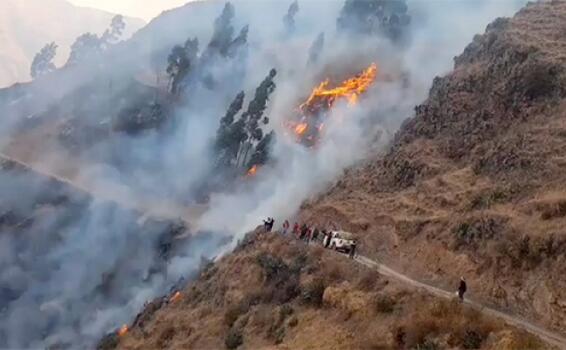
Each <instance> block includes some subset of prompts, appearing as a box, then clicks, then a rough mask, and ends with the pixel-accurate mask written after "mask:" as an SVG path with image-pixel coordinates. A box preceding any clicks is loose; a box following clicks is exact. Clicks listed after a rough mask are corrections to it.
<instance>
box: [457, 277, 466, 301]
mask: <svg viewBox="0 0 566 350" xmlns="http://www.w3.org/2000/svg"><path fill="white" fill-rule="evenodd" d="M467 289H468V286H467V285H466V280H465V279H464V277H460V285H459V286H458V299H460V302H464V293H466V290H467Z"/></svg>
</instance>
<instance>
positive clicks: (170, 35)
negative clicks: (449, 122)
mask: <svg viewBox="0 0 566 350" xmlns="http://www.w3.org/2000/svg"><path fill="white" fill-rule="evenodd" d="M353 3H356V1H350V0H348V1H346V5H345V2H344V1H343V0H336V1H325V2H320V1H300V2H298V8H294V7H293V5H292V4H291V2H283V1H261V2H260V1H232V2H231V4H230V5H227V4H226V3H225V2H222V1H208V2H197V3H190V4H187V5H185V6H184V7H182V8H179V9H175V10H171V11H169V12H167V13H164V14H163V15H162V16H160V17H158V18H157V19H155V20H154V21H152V22H151V23H150V24H148V25H147V26H146V27H145V28H143V29H142V30H140V31H139V32H138V33H137V34H135V35H134V37H133V38H132V39H130V40H128V41H125V42H121V43H117V44H115V45H113V46H112V47H109V48H107V49H105V50H104V51H100V52H99V51H96V52H94V51H87V54H86V55H85V56H84V57H85V58H84V59H83V60H82V61H79V62H78V63H76V64H72V65H66V66H65V67H62V68H60V69H58V70H55V71H53V72H51V73H49V74H46V75H44V76H41V77H39V78H38V79H36V80H35V81H34V82H32V83H29V84H22V85H18V86H15V87H13V88H10V89H4V90H0V110H1V111H2V115H3V118H4V120H3V123H2V126H1V127H0V135H1V138H0V147H2V150H1V152H2V157H3V158H4V159H5V161H4V162H3V165H2V169H1V173H0V176H1V177H2V181H1V182H0V183H1V185H0V191H1V193H2V195H1V197H0V198H1V199H0V210H1V212H0V241H1V242H0V262H1V263H0V347H2V348H4V347H8V348H40V347H73V348H77V347H85V346H86V347H89V346H92V345H93V344H94V343H95V342H96V341H97V340H98V339H99V338H100V337H101V336H102V335H103V334H105V333H106V332H109V331H111V330H113V329H116V328H117V327H119V326H120V325H121V324H123V323H125V322H127V321H128V320H130V319H131V318H132V317H133V316H134V315H135V314H136V312H138V311H139V310H140V309H141V308H142V306H143V305H144V303H145V302H147V301H148V300H151V299H152V298H154V297H155V296H157V295H161V294H164V293H167V292H168V291H169V290H170V288H174V287H175V285H176V284H178V283H183V280H182V278H184V279H188V278H190V277H191V274H193V273H194V272H195V271H197V270H198V268H199V266H200V265H201V264H202V259H201V257H205V258H209V259H211V258H214V257H216V256H218V255H219V254H222V253H225V252H227V251H229V250H230V249H231V248H232V247H233V246H234V243H235V242H237V240H238V239H240V238H241V237H242V236H243V234H244V233H245V232H247V231H249V230H250V229H253V228H254V227H255V226H257V225H258V224H259V223H260V222H261V219H263V218H265V217H267V216H272V217H274V218H275V220H276V225H277V223H281V221H282V220H284V219H286V218H289V217H291V216H292V215H293V214H294V213H295V212H296V211H297V210H298V209H299V207H300V205H301V203H302V202H303V201H304V200H306V199H308V198H309V197H311V196H314V195H316V194H317V193H318V192H320V191H322V190H324V189H325V188H326V187H327V186H329V185H330V184H331V183H332V182H333V180H335V179H336V178H337V177H338V176H339V175H340V174H342V173H343V172H344V171H345V169H347V168H348V167H350V166H352V165H354V164H356V163H358V162H361V161H363V160H364V158H366V157H367V156H368V155H372V154H376V153H379V152H382V151H383V150H384V149H385V148H386V147H387V145H388V142H389V140H390V139H391V137H392V136H393V135H394V133H395V132H396V130H397V129H398V127H399V126H400V124H401V123H402V122H403V120H404V119H405V118H407V117H410V116H411V115H412V114H413V108H414V106H415V105H417V104H418V103H420V102H421V101H422V100H423V99H424V98H425V97H426V94H427V93H428V89H429V87H430V85H431V83H432V80H433V78H434V77H435V76H436V75H439V74H443V73H445V72H446V71H448V70H449V69H451V67H452V57H453V56H454V55H456V54H457V53H459V52H460V51H462V49H463V48H464V46H465V45H466V44H467V43H468V42H469V41H470V40H471V39H472V37H473V36H474V34H476V33H479V32H481V31H483V29H484V28H485V26H486V25H487V24H488V23H489V22H490V21H492V20H493V19H495V18H496V17H499V16H508V15H511V14H512V13H513V12H514V11H515V10H517V9H518V8H519V7H520V5H522V3H523V2H522V1H511V0H509V1H498V2H491V1H487V0H486V1H476V0H474V1H472V0H470V1H458V2H445V1H436V2H428V1H427V2H424V1H408V2H407V3H406V4H405V2H403V1H385V2H383V3H384V4H385V6H384V7H383V8H382V9H380V10H377V9H374V10H375V11H376V12H375V13H379V14H380V15H375V18H372V17H371V16H370V15H368V13H367V12H365V13H364V12H363V11H362V12H360V11H358V10H357V9H356V8H355V5H352V4H353ZM368 3H369V2H368ZM374 3H381V2H380V1H374ZM348 4H350V5H348ZM348 6H350V7H348ZM393 17H395V18H396V20H392V18H393ZM372 21H375V22H372ZM321 33H324V34H323V35H321ZM194 39H196V40H194ZM175 45H180V46H177V47H175ZM372 63H375V64H376V65H377V74H376V77H375V81H373V82H372V84H371V85H370V86H369V87H368V88H367V89H365V90H364V91H363V93H360V94H358V95H356V103H348V101H347V99H344V98H337V99H336V100H335V101H334V100H333V104H332V105H331V107H330V108H328V109H326V110H324V113H322V114H323V115H322V116H317V118H324V119H323V120H324V123H323V124H324V128H322V127H320V130H323V131H320V133H318V132H317V140H316V143H315V144H314V146H312V147H305V144H304V143H303V142H298V136H299V135H297V134H296V130H295V129H293V128H289V126H288V125H289V124H288V123H289V122H292V121H296V120H297V118H299V117H300V116H301V113H302V112H301V109H300V108H299V106H300V105H301V104H302V103H303V102H305V101H306V100H307V98H308V97H309V96H310V95H311V92H312V91H313V89H314V88H315V87H317V86H319V84H320V83H321V82H323V81H324V80H325V79H329V81H330V84H331V85H332V86H333V87H334V86H337V85H339V84H340V83H341V82H343V81H346V80H348V79H349V78H355V77H357V76H359V74H360V73H361V72H363V71H364V70H365V69H367V68H368V67H369V66H370V65H371V64H372ZM271 70H275V71H274V72H273V73H271ZM240 91H242V92H243V93H244V95H245V96H244V99H243V101H240V102H239V105H240V108H235V109H234V110H235V112H237V113H234V115H232V119H231V120H230V118H227V116H228V114H230V111H231V110H232V109H231V106H234V102H236V105H237V104H238V103H237V102H238V98H237V96H238V94H239V92H240ZM324 101H325V102H326V100H324ZM250 102H251V103H250ZM243 116H245V117H243ZM254 118H255V119H254ZM264 118H267V119H265V120H264ZM239 120H243V123H245V124H244V125H245V127H244V129H245V130H246V132H247V134H246V137H247V138H241V139H240V138H238V137H240V136H242V135H239V134H238V135H239V136H237V137H236V136H234V135H235V134H234V133H232V131H234V130H236V129H235V127H236V126H235V124H236V123H237V122H238V121H239ZM253 120H256V123H255V124H253V123H251V122H250V121H253ZM252 124H253V125H252ZM223 126H224V128H223ZM257 130H261V131H257ZM236 131H238V130H236ZM271 131H273V134H270V132H271ZM258 132H259V133H260V134H259V135H258V134H257V133H258ZM268 135H273V136H270V137H269V138H268ZM234 138H236V142H234V141H233V139H234ZM262 142H263V143H262ZM234 144H235V145H236V146H233V145H234ZM260 145H263V146H260ZM234 147H236V149H234ZM256 155H257V156H256ZM254 156H256V157H254ZM18 162H21V163H25V164H19V163H18ZM254 167H255V170H257V172H255V173H254V174H253V175H251V174H250V173H249V171H250V169H251V168H254ZM47 175H48V176H47ZM180 279H181V282H179V281H180Z"/></svg>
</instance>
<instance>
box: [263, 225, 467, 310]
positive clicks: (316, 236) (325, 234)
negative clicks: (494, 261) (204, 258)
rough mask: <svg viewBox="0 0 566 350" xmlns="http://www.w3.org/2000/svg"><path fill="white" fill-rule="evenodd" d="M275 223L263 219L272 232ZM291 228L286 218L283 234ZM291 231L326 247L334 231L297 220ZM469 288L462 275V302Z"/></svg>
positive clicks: (352, 248) (353, 255)
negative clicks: (300, 222)
mask: <svg viewBox="0 0 566 350" xmlns="http://www.w3.org/2000/svg"><path fill="white" fill-rule="evenodd" d="M274 223H275V220H274V219H273V218H271V217H268V218H267V220H263V224H264V227H265V230H266V231H267V232H271V231H272V230H273V225H274ZM290 229H291V224H290V223H289V220H285V221H284V222H283V225H282V229H281V233H282V234H283V235H287V233H288V232H289V230H290ZM291 233H292V234H293V235H294V236H295V238H296V239H299V240H301V241H305V242H306V243H307V244H309V243H311V242H315V243H316V242H319V243H320V244H322V245H324V248H329V247H330V243H331V241H332V231H327V230H326V229H322V230H319V229H318V227H316V226H312V227H310V226H308V225H307V224H302V225H299V223H298V222H295V223H294V224H293V228H292V230H291ZM355 255H356V241H355V240H354V243H353V245H352V247H351V249H350V250H349V256H350V258H354V257H355ZM467 289H468V288H467V284H466V280H465V279H464V277H461V278H460V284H459V285H458V291H457V292H456V294H457V295H458V299H459V300H460V301H461V302H463V301H464V294H465V293H466V291H467Z"/></svg>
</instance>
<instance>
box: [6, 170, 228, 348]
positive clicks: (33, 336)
mask: <svg viewBox="0 0 566 350" xmlns="http://www.w3.org/2000/svg"><path fill="white" fill-rule="evenodd" d="M0 179H1V181H0V232H1V233H0V252H1V253H2V254H1V257H2V259H1V260H0V261H1V263H0V310H1V311H0V348H43V347H55V348H57V347H67V348H77V347H83V346H85V347H88V346H89V345H92V343H94V342H95V341H96V340H97V339H98V337H99V335H100V334H103V333H104V332H106V331H107V330H108V329H109V328H112V327H113V326H115V324H116V322H119V321H117V320H115V319H113V318H112V317H108V316H109V315H112V314H114V313H115V316H114V317H118V318H123V319H124V320H126V319H129V317H131V316H132V315H134V314H135V312H137V310H139V308H140V307H141V306H142V304H143V300H140V301H138V300H137V299H136V298H137V297H138V293H141V294H145V295H151V294H153V295H158V294H160V293H162V291H163V290H164V288H168V286H169V285H170V284H171V283H174V282H176V281H171V279H174V278H175V277H174V276H175V274H176V273H175V271H173V272H171V271H169V269H171V267H172V266H173V265H174V264H171V261H172V260H174V259H185V260H189V259H195V260H196V261H197V262H198V261H199V259H200V257H201V252H200V251H196V252H195V249H194V247H195V246H199V245H202V244H210V245H212V246H214V245H215V244H216V245H217V244H219V243H220V242H219V240H221V238H219V237H212V236H211V235H210V234H207V233H200V234H197V235H194V236H190V235H188V234H186V235H183V234H185V233H188V232H187V229H186V228H185V226H184V225H183V224H182V223H180V222H175V221H170V220H158V219H154V218H150V217H147V214H145V215H144V214H141V213H139V212H136V211H133V210H131V209H127V208H123V207H120V206H119V205H117V204H116V203H113V202H109V201H101V200H97V199H96V198H93V197H92V196H91V195H90V194H88V193H86V192H82V191H81V190H79V189H77V188H74V187H71V186H69V185H68V184H67V183H64V182H62V181H59V180H57V179H54V178H49V177H46V176H45V175H43V174H38V173H36V172H34V171H32V170H30V169H28V168H26V167H25V166H23V165H21V164H18V163H15V162H13V161H10V160H5V159H2V160H0ZM177 262H178V260H177ZM186 273H187V271H183V275H184V276H187V275H186ZM189 275H190V274H189ZM164 276H165V277H164ZM167 277H169V281H168V279H167ZM176 278H179V276H177V277H176ZM148 293H149V294H148ZM105 315H106V316H105ZM97 333H98V334H97Z"/></svg>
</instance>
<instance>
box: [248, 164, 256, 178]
mask: <svg viewBox="0 0 566 350" xmlns="http://www.w3.org/2000/svg"><path fill="white" fill-rule="evenodd" d="M256 174H257V165H254V166H252V167H251V168H250V169H249V170H248V176H255V175H256Z"/></svg>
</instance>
